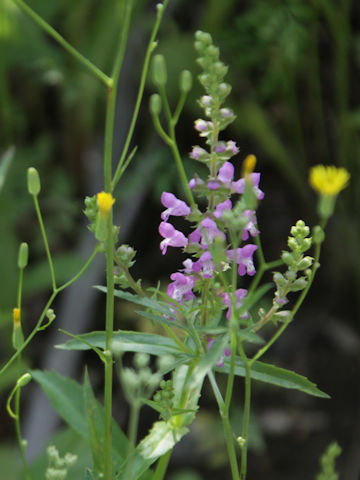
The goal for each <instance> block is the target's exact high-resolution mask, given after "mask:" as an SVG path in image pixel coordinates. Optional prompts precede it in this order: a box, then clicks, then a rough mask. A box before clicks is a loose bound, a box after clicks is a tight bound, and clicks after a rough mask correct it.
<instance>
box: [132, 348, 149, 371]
mask: <svg viewBox="0 0 360 480" xmlns="http://www.w3.org/2000/svg"><path fill="white" fill-rule="evenodd" d="M149 363H150V355H149V354H147V353H143V352H140V353H135V355H134V365H135V367H136V368H137V369H138V370H140V369H142V368H145V367H147V366H148V365H149Z"/></svg>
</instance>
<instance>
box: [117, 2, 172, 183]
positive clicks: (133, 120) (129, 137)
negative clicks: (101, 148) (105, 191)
mask: <svg viewBox="0 0 360 480" xmlns="http://www.w3.org/2000/svg"><path fill="white" fill-rule="evenodd" d="M168 1H169V0H164V2H163V4H162V8H160V9H158V13H157V18H156V22H155V25H154V28H153V31H152V33H151V37H150V40H149V44H148V47H147V50H146V54H145V60H144V65H143V68H142V71H141V78H140V84H139V90H138V94H137V98H136V103H135V107H134V112H133V115H132V118H131V123H130V127H129V131H128V134H127V137H126V140H125V144H124V148H123V151H122V153H121V157H120V159H119V162H118V165H117V167H116V170H115V175H114V178H113V180H112V182H111V191H113V190H114V189H115V187H116V185H117V183H118V181H119V180H120V177H121V174H122V173H123V171H122V166H123V163H124V162H125V159H126V157H127V154H128V151H129V147H130V142H131V140H132V137H133V134H134V129H135V125H136V121H137V118H138V115H139V110H140V106H141V102H142V98H143V94H144V89H145V83H146V77H147V74H148V71H149V65H150V59H151V55H152V53H153V51H154V49H155V47H156V42H155V39H156V35H157V33H158V30H159V27H160V23H161V20H162V17H163V14H164V11H165V9H166V6H167V4H168Z"/></svg>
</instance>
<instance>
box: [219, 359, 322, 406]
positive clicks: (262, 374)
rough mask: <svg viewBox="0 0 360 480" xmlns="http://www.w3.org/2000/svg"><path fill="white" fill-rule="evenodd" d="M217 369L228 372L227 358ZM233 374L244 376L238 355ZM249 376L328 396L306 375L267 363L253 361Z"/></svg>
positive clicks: (284, 386) (312, 393) (316, 394)
mask: <svg viewBox="0 0 360 480" xmlns="http://www.w3.org/2000/svg"><path fill="white" fill-rule="evenodd" d="M217 371H218V372H223V373H228V372H229V360H225V365H224V366H223V367H221V368H218V369H217ZM235 375H239V376H240V377H245V367H244V362H243V361H242V360H241V358H239V357H237V358H236V365H235ZM251 378H253V379H254V380H259V381H260V382H265V383H270V384H271V385H276V386H278V387H282V388H290V389H294V390H300V391H301V392H304V393H307V394H308V395H312V396H314V397H320V398H330V397H329V395H328V394H326V393H325V392H322V391H321V390H320V389H319V388H318V387H317V385H316V384H315V383H313V382H311V381H310V380H309V379H307V378H306V377H304V376H302V375H299V374H298V373H295V372H293V371H291V370H287V369H285V368H280V367H276V366H275V365H270V364H269V363H263V362H255V363H254V364H253V365H252V366H251Z"/></svg>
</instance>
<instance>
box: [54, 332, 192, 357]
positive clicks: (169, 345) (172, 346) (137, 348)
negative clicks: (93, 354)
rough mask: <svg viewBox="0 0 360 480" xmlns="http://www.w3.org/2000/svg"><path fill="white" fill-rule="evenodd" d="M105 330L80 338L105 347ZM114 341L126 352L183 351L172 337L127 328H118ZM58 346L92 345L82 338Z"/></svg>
mask: <svg viewBox="0 0 360 480" xmlns="http://www.w3.org/2000/svg"><path fill="white" fill-rule="evenodd" d="M105 337H106V333H105V332H91V333H85V334H84V335H79V339H83V340H85V341H86V342H87V343H88V344H90V345H91V346H93V347H98V348H102V349H105ZM113 341H114V342H116V343H118V344H119V347H120V348H121V349H122V350H123V351H124V352H144V353H148V354H152V355H165V354H169V355H174V356H179V355H181V354H183V352H182V351H181V350H180V349H179V347H178V346H177V344H176V343H175V342H174V341H173V340H172V339H171V338H167V337H164V336H162V335H156V334H153V333H140V332H133V331H126V330H118V331H116V332H114V334H113ZM56 348H60V349H62V350H89V349H90V346H89V345H86V344H85V343H83V342H82V341H81V340H75V339H74V340H69V341H68V342H66V343H63V344H61V345H56Z"/></svg>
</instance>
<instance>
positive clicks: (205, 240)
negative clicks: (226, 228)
mask: <svg viewBox="0 0 360 480" xmlns="http://www.w3.org/2000/svg"><path fill="white" fill-rule="evenodd" d="M200 229H201V246H202V247H203V248H207V247H208V246H209V245H212V243H213V241H214V238H215V237H218V236H219V237H221V238H223V239H225V235H224V233H223V232H221V231H220V230H219V229H218V227H217V225H216V222H214V220H212V219H211V218H209V217H206V218H204V220H202V221H201V222H200Z"/></svg>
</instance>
